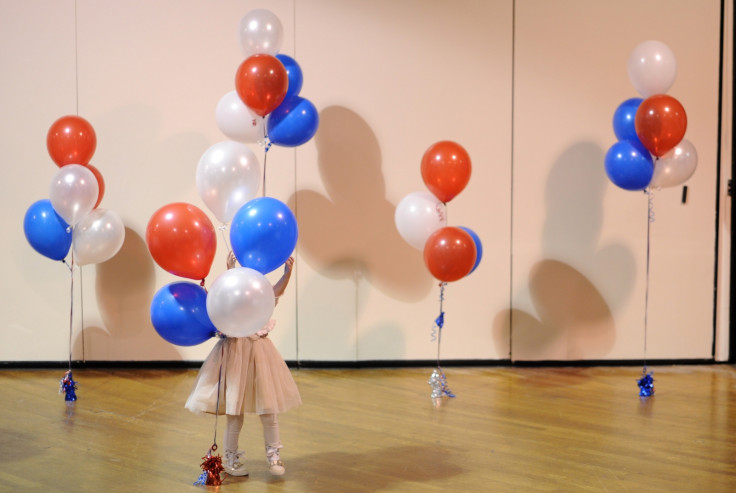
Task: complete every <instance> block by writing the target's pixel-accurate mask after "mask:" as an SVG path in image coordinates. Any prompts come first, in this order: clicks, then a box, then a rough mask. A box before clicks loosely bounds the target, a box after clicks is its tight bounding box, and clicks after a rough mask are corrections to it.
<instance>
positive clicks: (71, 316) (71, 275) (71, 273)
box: [69, 236, 74, 371]
mask: <svg viewBox="0 0 736 493" xmlns="http://www.w3.org/2000/svg"><path fill="white" fill-rule="evenodd" d="M72 238H73V236H72ZM71 262H72V263H71V265H70V266H69V293H70V294H69V298H70V303H69V371H71V369H72V328H73V322H74V246H72V255H71Z"/></svg>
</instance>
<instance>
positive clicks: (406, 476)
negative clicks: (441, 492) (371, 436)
mask: <svg viewBox="0 0 736 493" xmlns="http://www.w3.org/2000/svg"><path fill="white" fill-rule="evenodd" d="M461 453H462V451H460V450H454V449H449V448H446V447H426V446H395V447H387V448H382V449H377V450H371V451H368V452H365V453H350V452H343V451H334V452H321V453H315V454H311V455H307V456H303V457H294V458H292V459H289V460H288V462H287V473H286V476H273V477H272V476H270V475H269V473H268V472H267V471H266V470H265V465H264V468H263V469H264V470H263V471H259V470H255V468H252V469H253V470H251V473H250V479H249V478H247V477H242V478H238V477H234V476H228V477H226V479H225V482H227V483H236V482H246V481H258V482H260V481H262V480H263V479H265V480H266V481H268V482H276V481H288V482H289V483H291V484H294V483H297V484H300V485H303V486H304V488H303V489H302V488H299V490H300V491H353V492H358V491H379V490H381V489H384V488H387V487H389V486H391V485H392V484H396V483H403V482H415V483H416V482H422V481H438V480H442V479H447V478H451V477H453V476H457V475H459V474H462V473H463V472H464V470H463V468H462V467H460V466H459V465H458V463H462V462H461V459H462V457H460V455H461Z"/></svg>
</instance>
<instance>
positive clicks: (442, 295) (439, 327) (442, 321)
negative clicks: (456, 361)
mask: <svg viewBox="0 0 736 493" xmlns="http://www.w3.org/2000/svg"><path fill="white" fill-rule="evenodd" d="M446 285H447V283H446V282H441V283H440V315H439V316H438V317H437V318H436V319H435V326H436V327H437V368H440V348H441V346H442V327H443V326H444V325H445V312H444V311H443V310H442V304H443V302H444V301H445V286H446Z"/></svg>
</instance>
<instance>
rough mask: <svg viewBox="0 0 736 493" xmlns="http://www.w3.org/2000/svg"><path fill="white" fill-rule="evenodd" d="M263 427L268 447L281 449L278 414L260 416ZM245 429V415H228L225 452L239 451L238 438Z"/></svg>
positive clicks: (264, 438)
mask: <svg viewBox="0 0 736 493" xmlns="http://www.w3.org/2000/svg"><path fill="white" fill-rule="evenodd" d="M259 417H260V418H261V425H263V440H264V441H265V443H266V447H270V448H276V449H280V448H281V446H282V445H281V440H280V438H279V419H278V415H277V414H260V415H259ZM242 429H243V415H242V414H238V415H232V414H228V415H227V423H226V425H225V443H224V445H225V450H233V451H237V450H238V437H239V436H240V430H242Z"/></svg>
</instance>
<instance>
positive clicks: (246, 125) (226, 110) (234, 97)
mask: <svg viewBox="0 0 736 493" xmlns="http://www.w3.org/2000/svg"><path fill="white" fill-rule="evenodd" d="M215 121H216V122H217V127H218V128H219V129H220V131H221V132H222V133H223V134H225V135H226V136H227V137H228V138H229V139H232V140H236V141H238V142H252V143H255V142H260V141H262V140H264V136H265V134H264V131H263V124H264V118H263V117H261V116H259V115H257V114H255V113H253V111H252V110H251V109H250V108H248V107H247V106H246V105H245V103H243V100H242V99H240V96H238V93H237V92H236V91H230V92H229V93H227V94H225V95H224V96H223V97H222V98H220V101H219V102H218V103H217V108H216V109H215Z"/></svg>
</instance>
